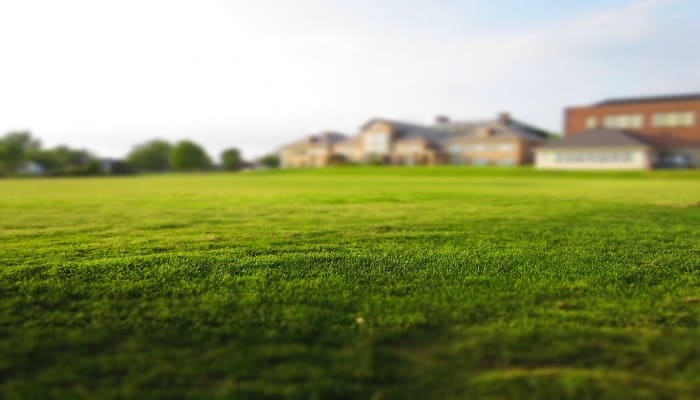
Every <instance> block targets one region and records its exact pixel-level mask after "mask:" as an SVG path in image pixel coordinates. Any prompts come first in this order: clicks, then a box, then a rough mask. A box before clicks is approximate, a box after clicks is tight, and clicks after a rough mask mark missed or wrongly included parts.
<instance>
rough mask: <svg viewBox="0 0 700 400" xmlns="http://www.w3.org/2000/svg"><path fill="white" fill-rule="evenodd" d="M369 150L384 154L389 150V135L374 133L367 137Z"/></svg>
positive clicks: (373, 152)
mask: <svg viewBox="0 0 700 400" xmlns="http://www.w3.org/2000/svg"><path fill="white" fill-rule="evenodd" d="M367 152H369V153H372V154H384V153H388V152H389V135H388V134H372V135H369V137H368V138H367Z"/></svg>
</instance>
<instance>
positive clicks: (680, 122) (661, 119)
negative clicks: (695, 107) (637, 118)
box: [652, 111, 695, 127]
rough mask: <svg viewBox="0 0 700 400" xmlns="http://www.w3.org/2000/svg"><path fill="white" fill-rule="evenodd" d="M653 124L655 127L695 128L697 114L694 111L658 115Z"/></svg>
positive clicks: (655, 115)
mask: <svg viewBox="0 0 700 400" xmlns="http://www.w3.org/2000/svg"><path fill="white" fill-rule="evenodd" d="M652 122H653V124H654V126H659V127H674V126H694V125H695V113H694V112H692V111H686V112H668V113H656V114H654V118H653V120H652Z"/></svg>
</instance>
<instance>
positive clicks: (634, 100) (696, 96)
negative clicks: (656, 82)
mask: <svg viewBox="0 0 700 400" xmlns="http://www.w3.org/2000/svg"><path fill="white" fill-rule="evenodd" d="M688 100H700V93H689V94H677V95H668V96H648V97H627V98H619V99H607V100H603V101H601V102H599V103H596V104H593V105H594V106H613V105H619V104H638V103H657V102H667V101H688Z"/></svg>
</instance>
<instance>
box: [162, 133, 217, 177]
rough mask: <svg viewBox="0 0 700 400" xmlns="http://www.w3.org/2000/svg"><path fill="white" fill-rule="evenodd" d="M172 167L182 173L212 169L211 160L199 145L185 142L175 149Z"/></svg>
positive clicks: (177, 145)
mask: <svg viewBox="0 0 700 400" xmlns="http://www.w3.org/2000/svg"><path fill="white" fill-rule="evenodd" d="M171 161H172V165H173V167H174V168H175V169H177V170H180V171H202V170H206V169H209V168H211V164H212V162H211V159H210V158H209V156H208V155H207V153H206V152H205V151H204V149H203V148H202V147H201V146H199V145H198V144H197V143H194V142H192V141H189V140H183V141H181V142H179V143H178V144H176V145H175V147H173V153H172V158H171Z"/></svg>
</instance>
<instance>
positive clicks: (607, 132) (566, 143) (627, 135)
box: [543, 129, 656, 148]
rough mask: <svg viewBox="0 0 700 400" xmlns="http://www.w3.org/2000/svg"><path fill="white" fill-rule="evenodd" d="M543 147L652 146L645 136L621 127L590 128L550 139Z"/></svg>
mask: <svg viewBox="0 0 700 400" xmlns="http://www.w3.org/2000/svg"><path fill="white" fill-rule="evenodd" d="M543 147H545V148H576V147H579V148H582V147H649V148H654V147H656V146H654V145H653V144H652V143H651V142H650V141H649V140H648V139H647V138H645V137H644V136H642V135H639V134H637V133H635V132H631V131H626V130H621V129H591V130H588V131H584V132H581V133H577V134H575V135H571V136H566V137H564V138H562V139H555V140H550V141H548V142H547V144H546V145H544V146H543Z"/></svg>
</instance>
